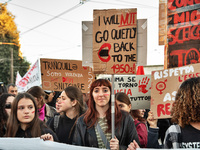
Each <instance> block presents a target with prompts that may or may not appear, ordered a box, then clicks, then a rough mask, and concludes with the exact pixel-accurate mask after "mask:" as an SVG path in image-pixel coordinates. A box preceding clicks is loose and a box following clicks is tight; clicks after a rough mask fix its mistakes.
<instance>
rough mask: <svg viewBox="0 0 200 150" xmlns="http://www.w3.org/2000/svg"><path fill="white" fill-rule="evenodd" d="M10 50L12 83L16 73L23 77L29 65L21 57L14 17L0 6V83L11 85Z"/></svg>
mask: <svg viewBox="0 0 200 150" xmlns="http://www.w3.org/2000/svg"><path fill="white" fill-rule="evenodd" d="M11 49H13V72H14V81H13V82H15V78H16V74H17V71H19V73H20V75H21V76H24V75H25V73H26V72H27V71H28V69H29V67H30V63H29V62H28V61H26V59H25V58H23V57H22V56H21V51H20V43H19V31H18V30H17V26H16V24H15V22H14V16H13V15H12V14H11V13H10V12H8V11H7V9H6V5H3V4H0V54H1V55H0V82H4V84H6V85H7V84H9V83H11Z"/></svg>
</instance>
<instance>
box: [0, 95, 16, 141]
mask: <svg viewBox="0 0 200 150" xmlns="http://www.w3.org/2000/svg"><path fill="white" fill-rule="evenodd" d="M14 98H15V97H14V95H12V94H7V93H4V94H2V95H1V96H0V137H3V136H4V135H5V133H6V123H7V120H8V117H9V115H10V112H11V104H12V102H13V100H14Z"/></svg>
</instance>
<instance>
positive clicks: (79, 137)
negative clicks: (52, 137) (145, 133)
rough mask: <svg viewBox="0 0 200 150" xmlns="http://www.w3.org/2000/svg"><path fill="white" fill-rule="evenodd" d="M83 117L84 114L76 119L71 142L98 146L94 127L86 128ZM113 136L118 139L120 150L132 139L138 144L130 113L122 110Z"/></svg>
mask: <svg viewBox="0 0 200 150" xmlns="http://www.w3.org/2000/svg"><path fill="white" fill-rule="evenodd" d="M83 118H84V116H82V117H80V118H79V119H78V121H77V124H76V129H75V133H74V138H73V142H72V144H74V145H79V146H87V147H97V148H98V142H97V137H96V132H95V127H94V126H93V127H91V128H88V126H87V125H86V124H85V122H84V120H83ZM115 136H116V138H117V139H118V140H119V148H120V150H126V149H127V147H128V145H129V144H130V143H131V142H132V141H133V140H135V141H136V142H137V143H138V144H139V138H138V134H137V131H136V128H135V124H134V121H133V118H132V117H131V115H130V114H128V113H126V112H123V111H122V119H121V123H120V125H119V127H116V128H115Z"/></svg>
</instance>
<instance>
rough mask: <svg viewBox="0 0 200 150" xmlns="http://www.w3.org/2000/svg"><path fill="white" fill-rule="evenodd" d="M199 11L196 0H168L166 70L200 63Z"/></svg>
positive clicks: (199, 4) (198, 4) (199, 6)
mask: <svg viewBox="0 0 200 150" xmlns="http://www.w3.org/2000/svg"><path fill="white" fill-rule="evenodd" d="M199 10H200V3H199V1H198V0H194V1H185V0H179V1H176V0H168V32H167V33H168V35H167V37H168V53H167V56H168V60H167V65H168V66H167V67H168V68H173V67H181V66H184V65H189V64H194V63H199V62H200V42H199V41H200V36H199V34H200V33H199V30H200V17H199V16H200V15H199V14H200V11H199Z"/></svg>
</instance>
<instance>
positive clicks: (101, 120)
mask: <svg viewBox="0 0 200 150" xmlns="http://www.w3.org/2000/svg"><path fill="white" fill-rule="evenodd" d="M98 123H99V125H100V127H101V129H102V131H103V132H104V134H105V136H106V138H107V141H108V142H109V141H110V140H111V137H112V135H111V133H110V132H107V133H106V130H107V129H108V126H107V119H106V117H104V118H98ZM95 132H96V135H97V141H98V148H104V149H105V148H106V146H105V144H104V143H103V141H102V139H101V136H100V134H99V132H98V130H97V127H96V126H95Z"/></svg>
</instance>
